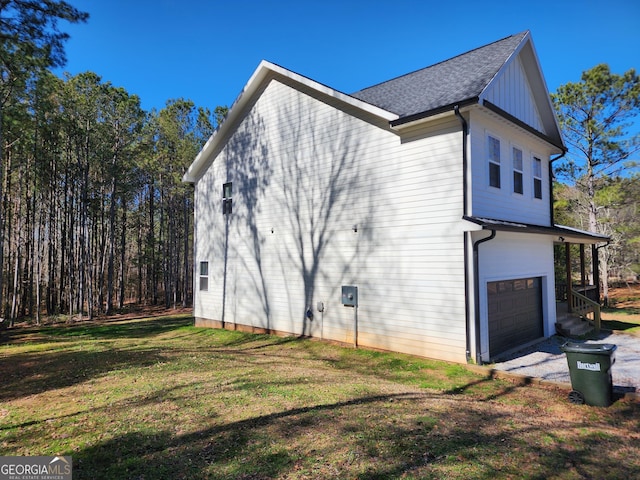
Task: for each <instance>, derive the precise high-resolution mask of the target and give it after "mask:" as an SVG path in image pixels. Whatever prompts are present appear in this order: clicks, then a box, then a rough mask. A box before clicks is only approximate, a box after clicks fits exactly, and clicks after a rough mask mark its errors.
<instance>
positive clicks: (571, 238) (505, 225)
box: [463, 216, 611, 245]
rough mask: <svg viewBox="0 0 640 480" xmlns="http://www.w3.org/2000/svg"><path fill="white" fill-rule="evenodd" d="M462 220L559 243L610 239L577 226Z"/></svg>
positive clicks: (593, 242) (600, 241) (599, 241)
mask: <svg viewBox="0 0 640 480" xmlns="http://www.w3.org/2000/svg"><path fill="white" fill-rule="evenodd" d="M463 218H464V220H467V221H469V222H471V223H474V224H476V225H479V226H481V227H482V229H483V230H497V231H504V232H514V233H531V234H538V235H547V236H552V237H556V238H557V240H554V241H557V242H559V243H584V244H594V245H595V244H598V243H607V242H609V241H610V240H611V239H610V237H608V236H606V235H600V234H598V233H592V232H586V231H584V230H579V229H577V228H571V227H566V226H564V225H553V226H545V225H532V224H527V223H521V222H511V221H506V220H497V219H492V218H481V217H473V216H465V217H463Z"/></svg>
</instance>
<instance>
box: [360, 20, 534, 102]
mask: <svg viewBox="0 0 640 480" xmlns="http://www.w3.org/2000/svg"><path fill="white" fill-rule="evenodd" d="M527 33H529V30H525V31H522V32H520V33H514V34H512V35H508V36H506V37H504V38H501V39H500V40H495V41H493V42H491V43H487V44H485V45H481V46H480V47H476V48H472V49H471V50H467V51H466V52H463V53H459V54H458V55H455V56H453V57H450V58H447V59H445V60H440V61H439V62H436V63H433V64H431V65H427V66H426V67H422V68H418V69H416V70H413V71H411V72H407V73H404V74H402V75H398V76H397V77H393V78H389V79H387V80H384V81H382V82H379V83H376V84H374V85H370V86H368V87H365V88H362V89H360V90H356V91H355V92H353V93H351V95H355V94H358V93H360V92H364V91H366V90H369V89H371V88H376V87H379V86H380V85H384V84H385V83H388V82H393V81H395V80H398V79H401V78H404V77H408V76H409V75H413V74H415V73H418V72H422V71H423V70H427V69H429V68H433V67H436V66H438V65H442V64H443V63H447V62H451V61H453V60H455V59H456V58H460V57H463V56H465V55H469V54H471V53H473V52H476V51H478V50H482V49H484V48H488V47H491V46H493V45H496V44H498V43H501V42H504V41H506V40H509V39H512V38H514V37H518V36H520V37H522V38H524V37H525V36H526V34H527Z"/></svg>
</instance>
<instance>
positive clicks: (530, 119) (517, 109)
mask: <svg viewBox="0 0 640 480" xmlns="http://www.w3.org/2000/svg"><path fill="white" fill-rule="evenodd" d="M485 98H486V99H487V100H489V101H490V102H491V103H493V104H494V105H497V106H498V107H500V108H501V109H502V110H504V111H506V112H509V113H510V114H511V115H513V116H514V117H516V118H517V119H519V120H522V121H523V122H524V123H526V124H527V125H531V126H532V127H533V128H535V129H536V130H538V131H540V132H543V133H546V132H545V131H544V126H543V123H542V120H541V119H540V113H539V112H538V107H537V105H536V102H535V99H534V97H533V94H532V93H531V87H530V86H529V81H528V80H527V76H526V74H525V72H524V70H523V68H522V63H521V61H520V57H516V58H515V59H514V60H513V61H512V62H511V63H510V64H509V65H508V66H507V68H505V69H504V71H503V72H502V73H501V75H500V76H499V77H498V78H496V79H495V80H494V81H493V82H492V84H491V89H490V90H489V91H488V92H486V93H485Z"/></svg>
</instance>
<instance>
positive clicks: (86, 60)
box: [61, 0, 640, 110]
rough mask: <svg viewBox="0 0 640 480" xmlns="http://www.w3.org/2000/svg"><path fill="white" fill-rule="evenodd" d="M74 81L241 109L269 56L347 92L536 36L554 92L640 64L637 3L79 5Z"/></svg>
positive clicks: (219, 0) (149, 100)
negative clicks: (86, 77) (593, 72)
mask: <svg viewBox="0 0 640 480" xmlns="http://www.w3.org/2000/svg"><path fill="white" fill-rule="evenodd" d="M68 1H69V3H71V4H72V5H74V6H76V7H77V8H79V9H80V10H83V11H87V12H89V14H90V16H91V17H90V19H89V21H88V22H87V23H86V24H81V25H72V26H67V25H62V26H61V28H62V29H63V30H64V31H67V32H69V33H70V34H71V39H70V40H69V42H68V43H67V47H66V50H67V60H68V61H67V65H66V67H65V68H64V70H65V71H68V72H70V73H72V74H77V73H80V72H84V71H93V72H95V73H97V74H98V75H100V76H101V77H102V79H103V81H105V82H106V81H109V82H111V83H112V84H114V85H116V86H120V87H124V88H125V89H126V90H127V91H128V92H129V93H131V94H137V95H138V96H139V97H140V98H141V101H142V106H143V108H145V109H147V110H150V109H152V108H157V109H161V108H162V107H163V106H164V105H165V103H166V101H167V100H169V99H172V98H187V99H191V100H193V101H194V102H195V104H196V105H198V106H203V107H209V108H210V109H212V110H213V109H214V108H215V107H216V106H217V105H231V104H232V103H233V101H234V100H235V98H236V97H237V95H238V94H239V93H240V91H241V89H242V88H243V87H244V85H245V83H246V82H247V80H248V79H249V77H250V76H251V74H252V73H253V71H254V70H255V69H256V67H257V66H258V64H259V63H260V61H261V60H262V59H265V60H268V61H270V62H273V63H277V64H279V65H281V66H283V67H285V68H287V69H289V70H293V71H294V72H297V73H300V74H302V75H304V76H307V77H310V78H312V79H314V80H316V81H318V82H321V83H323V84H326V85H328V86H330V87H332V88H335V89H337V90H340V91H342V92H345V93H351V92H354V91H356V90H359V89H361V88H364V87H367V86H370V85H374V84H376V83H379V82H381V81H385V80H388V79H390V78H393V77H396V76H398V75H402V74H405V73H408V72H411V71H414V70H417V69H420V68H423V67H426V66H429V65H432V64H434V63H437V62H439V61H442V60H446V59H447V58H450V57H453V56H455V55H458V54H461V53H464V52H467V51H469V50H472V49H474V48H476V47H480V46H482V45H485V44H487V43H490V42H493V41H495V40H499V39H501V38H504V37H506V36H508V35H511V34H514V33H519V32H522V31H524V30H530V31H531V34H532V36H533V42H534V45H535V47H536V51H537V53H538V58H539V61H540V64H541V66H542V70H543V73H544V75H545V78H546V81H547V86H548V88H549V90H550V91H551V92H553V91H555V90H556V89H557V87H558V86H559V85H562V84H564V83H567V82H569V81H579V80H580V75H581V74H582V72H583V71H584V70H588V69H590V68H591V67H593V66H595V65H596V64H598V63H608V64H609V65H610V67H611V69H612V71H613V72H614V73H623V72H625V71H626V70H628V69H629V68H635V69H640V27H639V25H640V2H639V1H638V0H608V1H606V2H604V1H601V0H600V1H596V0H571V1H569V0H554V1H548V0H538V1H528V0H513V1H506V0H505V1H496V0H485V1H477V0H476V1H467V0H453V1H431V0H423V1H419V0H387V1H378V0H368V1H365V0H324V1H315V0H308V1H305V0H297V1H293V0H246V1H240V0H224V1H223V0H68Z"/></svg>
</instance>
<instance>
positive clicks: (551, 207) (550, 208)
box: [549, 150, 567, 227]
mask: <svg viewBox="0 0 640 480" xmlns="http://www.w3.org/2000/svg"><path fill="white" fill-rule="evenodd" d="M566 154H567V151H566V150H563V151H562V153H561V154H560V155H558V156H557V157H556V158H550V159H549V220H550V221H551V223H550V226H552V227H553V226H554V225H555V224H556V222H555V220H554V218H553V217H554V214H553V169H552V168H551V164H552V163H553V162H555V161H556V160H560V159H561V158H562V157H564V156H565V155H566Z"/></svg>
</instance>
